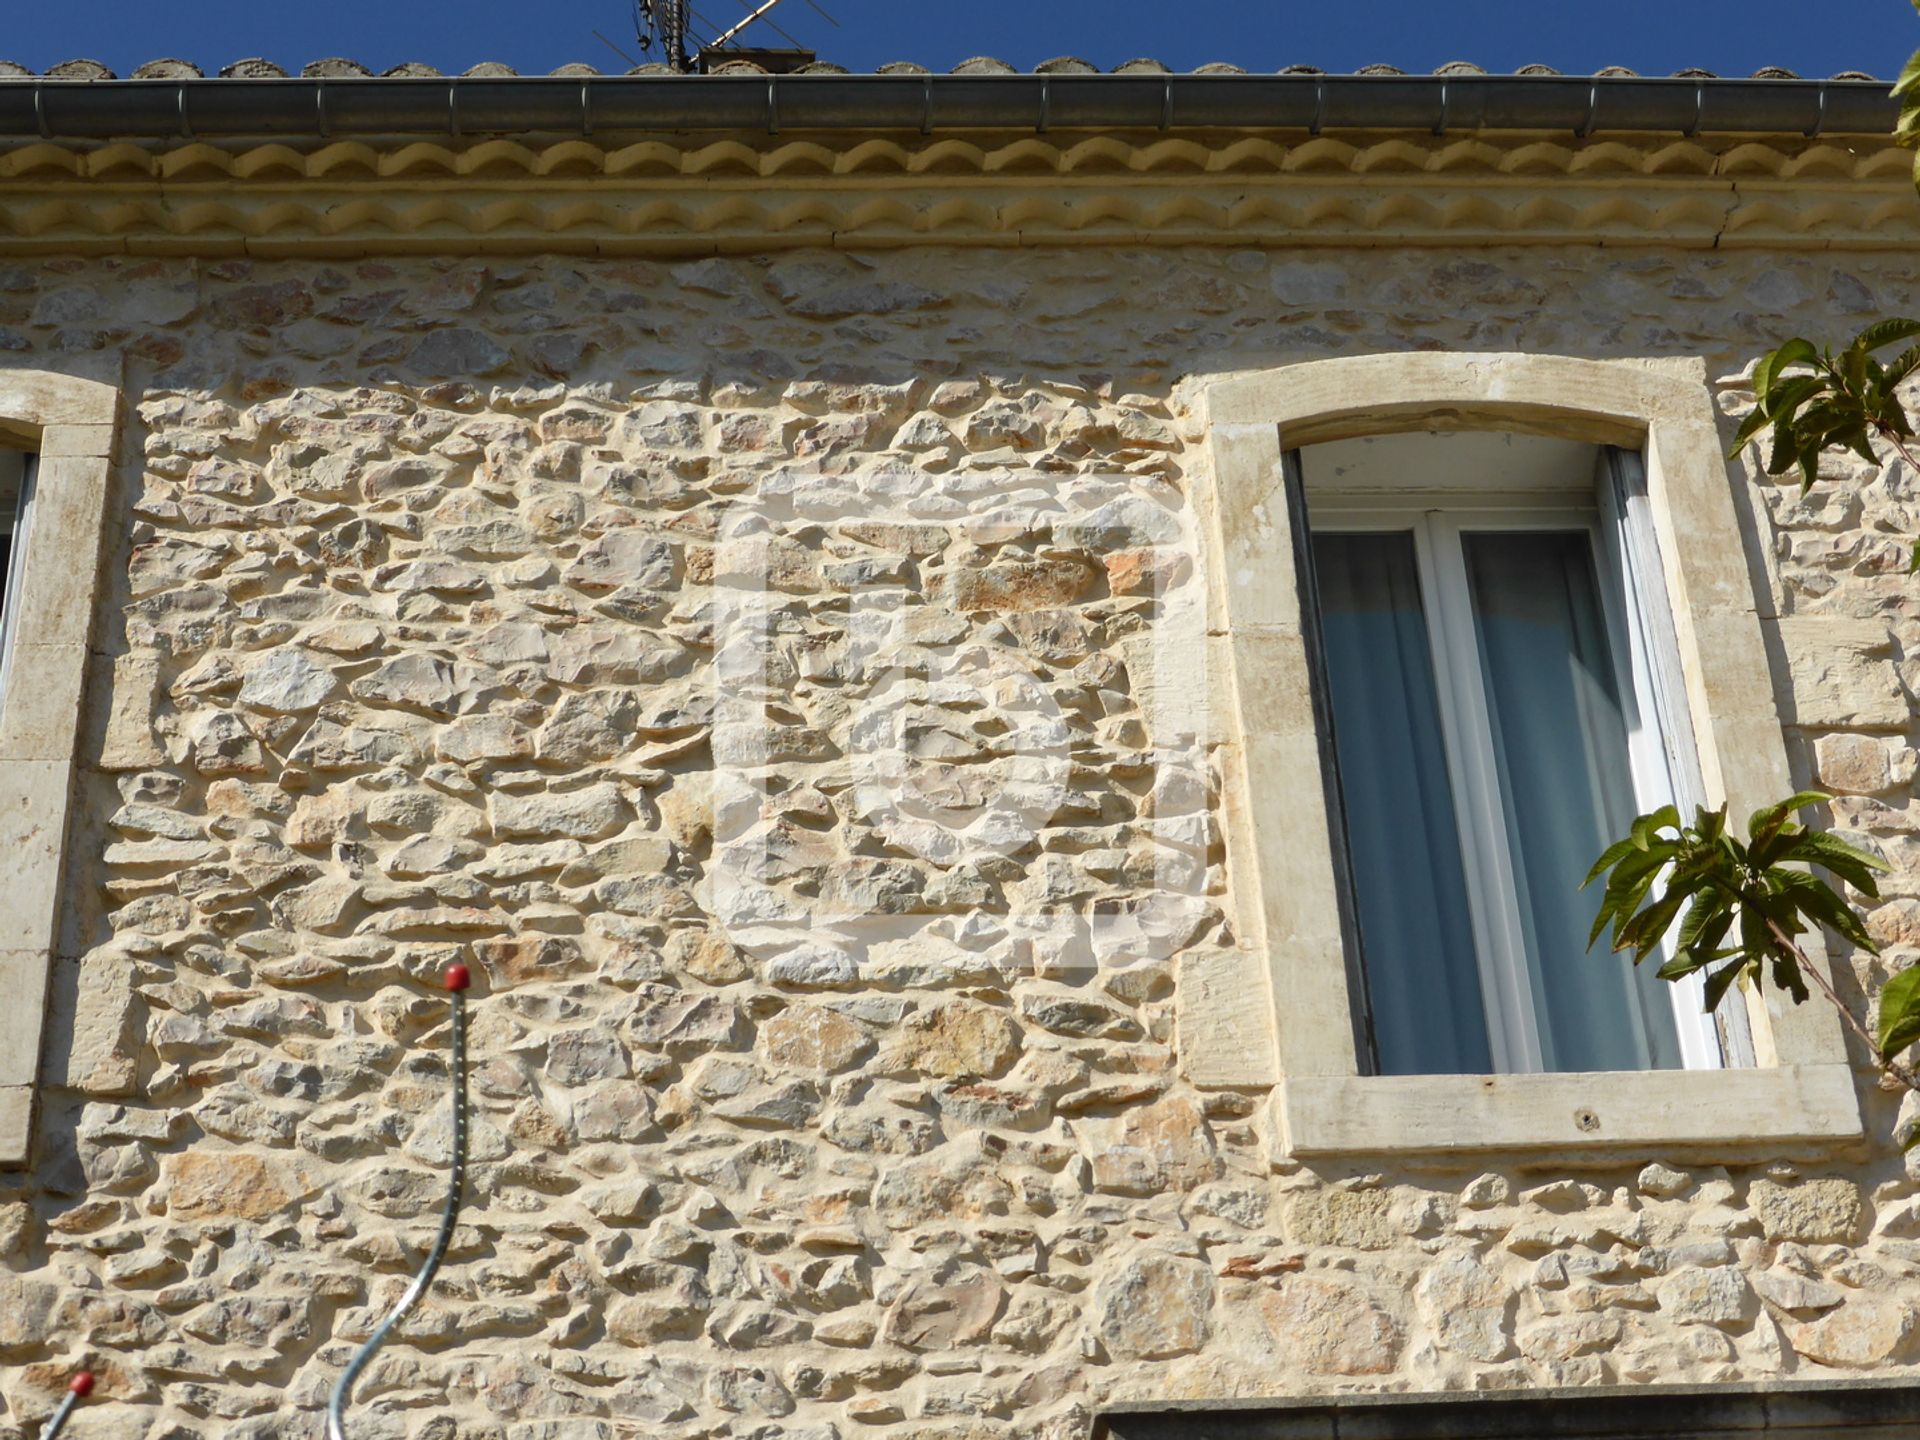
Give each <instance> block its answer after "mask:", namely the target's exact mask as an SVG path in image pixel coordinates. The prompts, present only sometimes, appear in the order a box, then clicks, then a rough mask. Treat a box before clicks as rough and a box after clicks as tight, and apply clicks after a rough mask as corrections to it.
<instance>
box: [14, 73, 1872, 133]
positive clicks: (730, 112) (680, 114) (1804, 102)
mask: <svg viewBox="0 0 1920 1440" xmlns="http://www.w3.org/2000/svg"><path fill="white" fill-rule="evenodd" d="M1897 117H1898V106H1897V104H1896V103H1895V102H1894V100H1893V99H1892V98H1891V95H1890V92H1889V87H1888V86H1887V85H1886V84H1885V83H1884V82H1881V81H1868V80H1774V79H1766V80H1732V79H1692V78H1672V79H1664V78H1653V77H1637V76H1635V77H1629V76H1620V77H1611V76H1608V77H1597V78H1595V77H1586V76H1558V75H1528V76H1507V75H1466V76H1403V75H1154V74H1140V75H780V76H775V75H716V76H703V77H698V78H685V77H673V76H592V77H537V78H536V77H484V78H451V79H443V78H415V77H380V78H373V77H364V78H363V77H341V78H300V79H291V78H289V79H263V80H204V79H203V80H109V81H72V80H45V79H35V80H15V81H9V82H6V83H4V84H0V139H28V138H33V139H47V140H115V139H119V140H166V139H180V138H225V137H233V138H241V137H246V138H269V137H270V138H280V139H290V140H291V139H331V138H335V137H340V136H367V135H388V136H406V135H420V136H460V135H518V134H542V135H596V134H606V133H618V132H628V133H644V132H661V131H760V132H775V133H777V132H782V131H790V130H791V131H860V130H870V131H903V130H904V131H917V132H920V133H933V132H936V131H950V130H998V131H1007V130H1032V131H1035V132H1046V131H1050V130H1110V129H1122V130H1163V131H1165V130H1202V129H1236V130H1250V129H1267V130H1304V131H1308V132H1312V133H1318V132H1321V131H1329V130H1361V131H1383V130H1388V131H1390V130H1416V131H1420V132H1426V133H1433V134H1448V133H1454V132H1470V131H1517V132H1518V131H1524V132H1549V133H1552V132H1560V133H1572V134H1574V135H1576V136H1583V135H1587V134H1591V133H1594V132H1597V131H1612V132H1649V131H1652V132H1672V133H1676V134H1681V135H1700V134H1755V135H1805V136H1809V137H1811V136H1816V135H1869V136H1881V137H1884V136H1886V135H1888V134H1890V133H1891V132H1892V130H1893V128H1894V123H1895V121H1896V119H1897Z"/></svg>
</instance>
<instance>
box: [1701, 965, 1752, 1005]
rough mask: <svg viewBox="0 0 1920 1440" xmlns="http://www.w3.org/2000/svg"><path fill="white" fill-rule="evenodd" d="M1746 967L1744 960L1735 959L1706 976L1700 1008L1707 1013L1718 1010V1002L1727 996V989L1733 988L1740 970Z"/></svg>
mask: <svg viewBox="0 0 1920 1440" xmlns="http://www.w3.org/2000/svg"><path fill="white" fill-rule="evenodd" d="M1746 968H1747V967H1746V964H1745V962H1744V961H1739V960H1736V961H1734V962H1732V963H1731V964H1728V965H1723V966H1721V967H1720V968H1719V969H1718V970H1716V971H1714V972H1713V973H1712V974H1711V975H1709V976H1707V983H1706V985H1705V987H1704V988H1705V991H1706V993H1705V995H1704V996H1703V997H1702V998H1703V999H1704V1000H1705V1002H1706V1003H1705V1004H1704V1005H1703V1006H1702V1007H1701V1008H1702V1009H1704V1010H1705V1011H1706V1012H1707V1013H1708V1014H1709V1015H1711V1014H1712V1013H1713V1012H1714V1011H1716V1010H1718V1009H1719V1008H1720V1002H1721V1001H1722V1000H1724V999H1726V998H1727V991H1729V990H1731V989H1732V988H1733V982H1734V981H1736V980H1738V979H1739V978H1740V972H1741V971H1742V970H1744V969H1746Z"/></svg>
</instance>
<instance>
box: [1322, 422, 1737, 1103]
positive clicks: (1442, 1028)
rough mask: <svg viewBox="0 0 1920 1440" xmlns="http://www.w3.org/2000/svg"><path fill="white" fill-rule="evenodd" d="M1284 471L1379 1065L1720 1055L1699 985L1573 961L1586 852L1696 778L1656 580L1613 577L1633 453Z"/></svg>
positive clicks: (1342, 446)
mask: <svg viewBox="0 0 1920 1440" xmlns="http://www.w3.org/2000/svg"><path fill="white" fill-rule="evenodd" d="M1293 468H1294V470H1295V472H1296V479H1297V482H1302V483H1304V486H1305V502H1306V503H1305V510H1306V514H1307V517H1308V522H1309V525H1310V526H1311V537H1312V538H1311V575H1312V577H1313V578H1312V585H1313V591H1314V593H1315V595H1316V597H1317V602H1318V603H1317V611H1318V615H1317V620H1318V631H1319V669H1320V677H1319V678H1320V680H1321V683H1322V684H1324V685H1325V687H1326V689H1327V692H1328V702H1329V708H1330V718H1331V724H1332V730H1333V738H1334V754H1335V758H1336V762H1337V767H1338V791H1339V797H1340V800H1341V806H1340V810H1341V819H1342V820H1343V821H1344V830H1345V837H1344V838H1345V846H1344V848H1345V852H1346V869H1347V875H1348V885H1349V889H1350V892H1351V893H1350V897H1349V899H1350V907H1351V911H1350V913H1351V914H1352V917H1353V928H1354V930H1355V931H1356V932H1357V935H1356V936H1355V940H1356V942H1357V948H1358V950H1359V952H1360V961H1361V963H1360V966H1359V968H1360V971H1361V974H1362V976H1363V977H1364V986H1363V987H1362V998H1363V1005H1364V1009H1363V1016H1362V1027H1361V1029H1362V1034H1363V1036H1364V1037H1365V1040H1366V1043H1367V1045H1368V1048H1369V1050H1370V1051H1371V1060H1372V1069H1373V1070H1374V1072H1375V1073H1379V1074H1389V1075H1420V1074H1495V1073H1533V1072H1539V1071H1593V1070H1649V1069H1676V1068H1680V1067H1682V1066H1683V1065H1691V1066H1694V1067H1696V1068H1698V1067H1705V1066H1711V1065H1717V1064H1719V1063H1720V1060H1721V1044H1720V1040H1719V1036H1718V1035H1717V1034H1716V1033H1715V1030H1714V1027H1713V1026H1712V1025H1711V1024H1710V1023H1702V1018H1703V1017H1701V1015H1700V1013H1699V1012H1700V997H1699V994H1698V989H1697V987H1693V988H1692V989H1691V990H1689V989H1688V988H1686V987H1679V986H1672V985H1668V984H1667V983H1666V982H1664V981H1661V980H1659V979H1657V978H1655V976H1654V975H1653V972H1652V967H1651V966H1646V967H1642V968H1640V969H1638V970H1636V969H1635V968H1634V966H1633V965H1632V964H1631V963H1629V962H1628V960H1627V959H1626V957H1624V956H1612V955H1608V954H1606V953H1605V952H1604V949H1602V950H1601V951H1600V952H1599V953H1596V954H1589V953H1588V950H1587V934H1588V929H1589V926H1590V925H1591V924H1592V920H1593V914H1594V908H1595V905H1596V902H1597V897H1596V895H1595V894H1594V893H1593V892H1590V891H1589V892H1586V893H1582V892H1581V890H1580V882H1581V881H1582V880H1583V879H1584V878H1585V876H1586V873H1587V869H1588V867H1589V866H1590V865H1591V864H1592V863H1593V859H1594V857H1595V856H1597V855H1598V854H1599V853H1600V851H1601V850H1602V849H1603V848H1605V846H1606V845H1607V844H1609V843H1610V842H1611V841H1613V840H1614V839H1617V838H1618V837H1619V836H1620V835H1621V834H1623V833H1624V832H1625V830H1626V828H1627V826H1628V824H1629V823H1630V822H1631V820H1632V819H1633V817H1634V816H1635V815H1636V814H1639V813H1641V812H1642V811H1644V810H1649V809H1653V808H1655V807H1657V806H1659V805H1663V804H1666V803H1668V802H1669V801H1672V800H1674V799H1675V798H1676V795H1677V791H1678V790H1679V789H1681V788H1686V789H1692V788H1693V787H1692V786H1690V785H1685V784H1684V782H1683V785H1682V786H1676V783H1675V780H1674V775H1673V771H1674V769H1675V768H1676V766H1675V764H1674V759H1675V757H1676V756H1677V755H1678V754H1679V752H1680V751H1681V750H1682V749H1683V748H1690V747H1683V746H1682V745H1680V744H1677V743H1671V742H1672V741H1673V740H1674V738H1675V737H1674V732H1683V731H1684V722H1682V723H1681V724H1672V723H1667V724H1664V725H1663V723H1662V720H1661V716H1660V710H1661V704H1660V696H1659V693H1658V690H1657V688H1656V686H1655V684H1654V680H1653V672H1654V670H1655V668H1656V666H1655V661H1654V655H1653V654H1652V653H1651V652H1652V651H1653V650H1654V649H1655V645H1656V643H1657V641H1658V640H1663V639H1665V638H1666V637H1667V636H1668V635H1669V634H1670V631H1671V626H1670V622H1669V623H1667V624H1665V625H1661V624H1658V623H1654V622H1655V619H1656V617H1662V616H1663V615H1664V597H1663V596H1662V595H1661V594H1660V588H1661V586H1660V581H1659V577H1658V570H1657V567H1649V568H1651V570H1652V579H1651V583H1650V584H1647V585H1645V586H1644V587H1643V588H1641V589H1640V590H1639V591H1638V592H1637V593H1636V591H1635V590H1633V589H1630V588H1629V587H1628V586H1627V584H1626V582H1625V575H1626V573H1627V570H1628V563H1627V558H1626V552H1627V550H1628V548H1629V546H1628V543H1627V537H1626V536H1625V535H1623V534H1622V530H1623V525H1624V521H1625V518H1626V515H1627V513H1628V510H1629V507H1630V504H1631V501H1632V499H1633V496H1634V495H1635V493H1637V492H1639V491H1640V490H1641V489H1642V488H1643V487H1639V486H1637V485H1636V481H1637V480H1638V477H1639V474H1640V469H1639V460H1638V457H1637V456H1636V455H1632V454H1630V453H1627V452H1623V451H1619V450H1614V449H1610V448H1608V449H1603V448H1602V447H1597V446H1593V445H1584V444H1580V443H1577V442H1573V441H1565V440H1556V439H1548V438H1542V437H1536V436H1523V435H1510V434H1495V433H1488V432H1476V433H1454V434H1414V435H1397V436H1386V437H1374V438H1367V439H1358V440H1348V441H1341V442H1337V443H1334V444H1329V445H1321V446H1314V447H1310V448H1308V449H1306V450H1304V451H1301V452H1298V454H1297V457H1296V463H1295V465H1294V467H1293ZM1603 497H1606V499H1607V502H1608V503H1606V504H1605V505H1604V507H1603V504H1602V499H1603ZM1603 508H1604V511H1605V513H1606V520H1605V521H1603ZM1669 643H1670V642H1669Z"/></svg>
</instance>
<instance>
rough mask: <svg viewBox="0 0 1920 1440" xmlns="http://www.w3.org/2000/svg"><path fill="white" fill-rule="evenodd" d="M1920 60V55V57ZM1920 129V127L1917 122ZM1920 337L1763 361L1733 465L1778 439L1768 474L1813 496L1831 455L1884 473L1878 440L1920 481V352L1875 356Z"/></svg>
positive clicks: (1888, 324)
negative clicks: (1910, 402)
mask: <svg viewBox="0 0 1920 1440" xmlns="http://www.w3.org/2000/svg"><path fill="white" fill-rule="evenodd" d="M1915 59H1916V60H1920V55H1917V56H1916V57H1915ZM1916 123H1920V121H1917V122H1916ZM1915 336H1920V320H1900V319H1895V320H1878V321H1875V322H1874V323H1873V324H1871V325H1869V326H1868V327H1867V328H1866V329H1864V330H1862V331H1861V332H1860V333H1859V334H1858V335H1856V336H1854V337H1853V339H1852V341H1851V342H1849V343H1848V344H1847V345H1846V346H1844V347H1843V348H1842V349H1841V350H1839V351H1838V352H1837V353H1836V352H1835V351H1833V350H1822V349H1819V348H1817V347H1816V346H1815V345H1814V343H1813V342H1812V341H1811V340H1807V339H1803V338H1801V337H1799V336H1795V337H1794V338H1793V339H1791V340H1789V341H1787V342H1786V344H1784V345H1782V346H1780V347H1779V348H1778V349H1776V350H1769V351H1768V352H1767V353H1766V354H1765V355H1762V356H1761V357H1760V359H1759V361H1758V362H1757V363H1756V364H1755V365H1754V367H1753V394H1754V402H1755V403H1754V407H1753V412H1752V413H1751V414H1750V415H1748V416H1747V418H1746V420H1745V421H1744V422H1743V423H1742V424H1741V426H1740V429H1739V431H1738V433H1736V434H1735V435H1734V437H1733V449H1732V450H1731V451H1730V452H1729V453H1728V457H1727V458H1728V459H1732V458H1734V457H1735V456H1737V455H1739V453H1740V451H1741V450H1743V449H1744V448H1745V447H1746V444H1747V442H1748V441H1749V440H1752V439H1753V438H1754V437H1755V436H1757V435H1760V434H1761V433H1763V432H1765V431H1769V430H1770V431H1772V435H1773V448H1772V450H1771V451H1770V453H1769V455H1768V457H1767V474H1769V475H1784V474H1786V473H1787V472H1788V471H1789V470H1792V469H1794V468H1796V467H1798V469H1799V471H1800V491H1801V493H1802V494H1805V493H1806V492H1807V491H1808V490H1809V489H1811V488H1812V486H1813V484H1814V482H1815V481H1817V480H1819V478H1820V456H1821V454H1822V452H1824V451H1826V450H1828V449H1831V448H1835V447H1838V448H1841V449H1846V450H1850V451H1852V452H1853V453H1854V454H1856V455H1858V456H1859V457H1860V458H1861V459H1863V460H1865V461H1866V462H1867V463H1868V464H1870V465H1875V466H1877V465H1879V463H1880V456H1879V454H1878V452H1876V451H1875V450H1874V448H1873V440H1874V438H1875V437H1877V438H1879V439H1881V440H1884V441H1885V442H1886V443H1887V444H1889V445H1891V446H1892V447H1893V449H1894V451H1895V453H1897V454H1898V455H1899V456H1900V458H1901V459H1902V460H1904V461H1906V462H1907V468H1908V469H1909V470H1911V471H1912V472H1913V473H1914V474H1915V475H1920V460H1916V459H1915V457H1914V450H1913V449H1912V448H1910V447H1911V446H1912V444H1913V441H1914V430H1913V422H1912V421H1911V420H1910V419H1909V418H1908V416H1907V410H1906V406H1905V404H1903V403H1902V401H1901V399H1900V384H1901V382H1902V381H1904V380H1906V379H1907V377H1908V376H1910V375H1912V374H1913V373H1914V372H1915V371H1916V370H1920V345H1911V346H1909V347H1908V348H1907V349H1905V350H1903V351H1901V352H1900V354H1899V355H1897V356H1895V357H1894V358H1893V359H1892V360H1891V361H1886V362H1882V361H1881V360H1880V359H1879V358H1877V357H1876V356H1875V354H1874V352H1875V351H1876V350H1884V349H1885V348H1886V347H1887V346H1889V345H1893V344H1896V343H1898V342H1899V341H1902V340H1911V339H1913V338H1914V337H1915ZM1907 569H1908V573H1912V572H1913V571H1915V570H1920V539H1916V540H1915V541H1914V544H1913V548H1912V551H1911V554H1910V556H1909V558H1908V564H1907Z"/></svg>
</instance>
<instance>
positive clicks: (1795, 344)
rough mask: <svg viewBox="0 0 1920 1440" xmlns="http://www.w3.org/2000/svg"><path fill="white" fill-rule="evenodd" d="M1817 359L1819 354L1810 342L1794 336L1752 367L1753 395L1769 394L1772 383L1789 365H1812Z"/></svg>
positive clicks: (1763, 356) (1762, 357)
mask: <svg viewBox="0 0 1920 1440" xmlns="http://www.w3.org/2000/svg"><path fill="white" fill-rule="evenodd" d="M1819 359H1820V352H1819V351H1818V350H1816V349H1814V348H1813V342H1812V341H1811V340H1803V339H1801V338H1800V337H1798V336H1795V337H1794V338H1793V339H1791V340H1789V341H1787V343H1786V344H1784V345H1782V346H1781V347H1780V348H1779V349H1778V350H1770V351H1768V352H1767V353H1766V354H1765V355H1762V356H1761V357H1760V363H1759V364H1758V365H1756V366H1754V367H1753V393H1754V394H1755V395H1766V394H1769V393H1771V392H1772V390H1773V382H1774V381H1775V379H1777V378H1778V377H1779V374H1780V372H1781V371H1782V370H1785V369H1786V368H1787V367H1788V366H1789V365H1812V364H1814V363H1815V362H1817V361H1818V360H1819Z"/></svg>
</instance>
